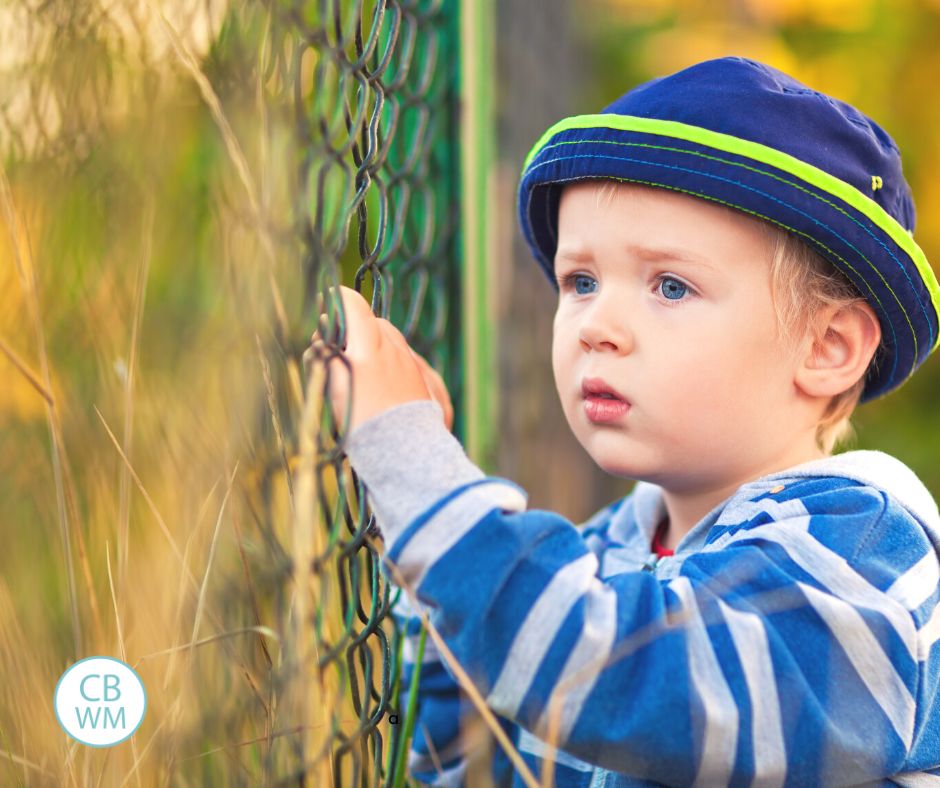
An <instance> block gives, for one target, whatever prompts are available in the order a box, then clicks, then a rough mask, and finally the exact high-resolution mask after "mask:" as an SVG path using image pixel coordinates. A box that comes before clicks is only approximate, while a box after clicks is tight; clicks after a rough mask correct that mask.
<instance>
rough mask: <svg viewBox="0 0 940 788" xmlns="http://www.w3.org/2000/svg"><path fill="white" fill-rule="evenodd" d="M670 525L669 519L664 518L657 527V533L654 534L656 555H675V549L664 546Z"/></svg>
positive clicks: (662, 556) (661, 556)
mask: <svg viewBox="0 0 940 788" xmlns="http://www.w3.org/2000/svg"><path fill="white" fill-rule="evenodd" d="M668 525H669V521H668V520H663V521H662V522H660V524H659V527H658V528H657V529H656V533H654V534H653V552H654V553H656V555H658V556H659V557H660V558H664V557H666V556H667V555H675V550H670V549H669V548H668V547H663V539H664V538H665V536H666V528H667V527H668Z"/></svg>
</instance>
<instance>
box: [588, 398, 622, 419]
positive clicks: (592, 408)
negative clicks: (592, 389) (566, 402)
mask: <svg viewBox="0 0 940 788" xmlns="http://www.w3.org/2000/svg"><path fill="white" fill-rule="evenodd" d="M629 410H630V404H629V403H627V402H624V401H623V400H622V399H618V398H617V397H614V396H611V395H609V394H589V395H588V396H586V397H585V398H584V413H585V415H586V416H587V417H588V418H589V419H590V420H591V421H593V422H595V423H602V422H609V421H616V420H617V419H619V418H621V417H622V416H625V415H626V413H627V412H628V411H629Z"/></svg>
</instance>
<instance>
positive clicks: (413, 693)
mask: <svg viewBox="0 0 940 788" xmlns="http://www.w3.org/2000/svg"><path fill="white" fill-rule="evenodd" d="M427 639H428V630H427V628H426V627H424V626H422V627H421V636H420V637H419V638H418V655H417V658H416V661H415V666H414V672H413V673H412V678H411V686H410V687H409V688H408V709H407V711H406V713H405V721H404V726H405V730H404V733H403V734H402V736H401V738H400V739H399V740H398V754H397V757H396V759H395V764H396V768H395V781H394V783H393V785H394V788H402V786H403V785H404V784H405V774H406V772H407V771H408V750H409V747H410V745H411V737H412V735H413V734H414V729H415V717H416V716H417V712H418V684H419V683H420V682H421V664H422V660H423V659H424V644H425V642H426V641H427Z"/></svg>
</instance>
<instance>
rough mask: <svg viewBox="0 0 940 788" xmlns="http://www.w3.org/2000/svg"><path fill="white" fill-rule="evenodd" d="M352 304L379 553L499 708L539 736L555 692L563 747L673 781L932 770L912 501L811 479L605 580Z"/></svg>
mask: <svg viewBox="0 0 940 788" xmlns="http://www.w3.org/2000/svg"><path fill="white" fill-rule="evenodd" d="M357 298H359V297H358V296H357ZM344 300H345V297H344ZM352 300H353V301H355V299H352ZM359 300H360V301H361V298H359ZM363 307H364V308H363ZM347 308H348V311H347V315H351V316H352V317H351V319H350V325H349V337H350V343H351V346H350V348H349V350H350V351H351V353H350V355H351V356H352V358H353V359H354V364H353V366H354V377H355V380H356V381H357V383H358V382H361V383H362V385H361V386H358V394H357V388H356V387H354V390H353V416H354V418H353V419H352V421H353V430H352V432H351V433H350V435H349V436H348V439H347V444H346V448H347V453H348V455H349V458H350V461H351V462H352V464H353V467H354V468H355V469H356V471H357V473H358V474H359V475H360V477H361V478H362V480H363V481H364V482H365V484H366V486H367V487H368V488H369V491H370V494H371V500H372V504H373V509H374V511H375V513H376V516H377V519H378V521H379V524H380V526H381V527H382V530H383V535H384V537H385V543H386V548H387V553H386V560H387V561H391V562H394V563H395V564H396V565H397V566H398V568H399V569H400V571H401V572H402V574H403V576H404V578H405V580H406V581H407V582H408V583H409V584H410V585H411V586H412V587H414V588H415V589H416V591H417V594H418V598H419V600H420V601H421V603H422V604H425V605H427V606H428V607H429V608H430V609H431V610H432V611H433V612H432V621H433V622H434V624H435V626H436V627H437V629H438V630H439V631H440V633H441V635H442V636H443V637H444V639H445V641H446V643H447V645H448V647H449V648H450V649H451V651H452V652H453V653H454V655H455V656H456V658H457V659H458V660H459V662H460V663H461V665H462V666H463V667H464V668H465V669H466V670H467V672H468V673H469V675H470V676H471V678H472V680H473V681H474V683H475V685H476V686H477V688H478V689H479V690H480V691H481V692H482V693H483V694H484V696H485V697H486V698H487V702H488V704H489V705H490V706H491V707H492V708H493V709H494V711H496V712H497V713H498V714H500V715H502V716H504V717H506V718H508V719H512V720H515V721H517V722H519V723H520V724H521V725H522V726H523V727H525V728H528V729H529V730H532V731H534V732H535V733H536V734H537V735H540V736H542V737H547V736H548V727H549V723H548V709H549V701H550V699H552V698H555V697H559V696H560V695H561V694H562V691H561V688H562V687H566V688H567V692H565V693H564V702H563V704H562V714H561V718H560V729H559V734H560V737H559V739H558V741H559V742H560V744H561V746H562V747H563V748H564V749H565V750H567V751H569V752H571V753H572V754H574V755H576V756H578V757H580V758H582V759H583V760H585V761H588V762H591V763H595V764H598V765H602V766H605V767H607V768H610V769H614V770H617V771H624V772H628V773H631V774H634V775H637V776H643V777H647V778H650V779H653V780H657V781H660V782H666V783H680V784H685V783H691V782H693V781H695V780H698V781H703V782H707V783H724V782H727V781H728V780H729V779H732V778H734V779H741V780H747V781H751V780H757V781H759V782H762V783H763V782H768V783H774V784H780V783H783V782H784V781H785V780H786V781H788V782H793V783H795V784H802V783H817V782H823V783H827V784H828V783H847V782H865V781H867V780H873V779H879V778H883V777H885V776H889V775H892V774H894V773H896V772H898V771H899V770H901V769H902V768H905V769H910V768H911V767H912V766H913V767H914V768H918V767H924V766H926V765H928V764H927V763H926V762H921V761H919V760H918V758H919V757H920V756H919V753H921V752H924V753H927V754H934V755H935V753H936V750H935V749H934V750H931V747H932V746H933V747H935V746H936V745H935V744H931V743H932V742H936V739H937V738H938V730H937V727H936V723H933V722H932V719H933V718H935V717H937V716H938V715H937V714H936V712H938V711H940V707H937V706H936V705H935V700H934V699H935V698H936V696H937V695H938V694H940V693H938V675H940V670H938V668H940V664H938V662H940V661H938V658H937V652H938V649H936V648H931V646H932V644H933V643H934V642H935V641H936V640H937V636H933V635H931V634H930V633H931V632H933V631H935V630H937V629H940V625H938V624H937V623H936V622H935V623H933V624H931V623H929V622H930V621H934V620H935V619H936V618H937V617H936V615H934V616H933V618H931V615H932V614H933V611H934V610H935V609H936V603H937V593H936V582H934V584H933V587H930V586H929V583H927V584H926V585H925V582H924V581H923V580H922V578H926V579H927V580H929V578H930V577H932V576H934V575H936V566H935V564H936V554H935V552H934V548H933V547H932V545H931V544H930V542H929V541H928V539H927V538H926V536H925V533H924V531H923V530H922V529H921V528H920V526H919V525H918V524H917V522H916V521H915V520H914V519H913V518H912V517H911V516H910V515H909V514H907V513H906V512H905V511H904V510H902V509H901V508H900V507H898V506H897V505H890V506H889V505H888V503H889V502H888V501H887V500H885V497H884V495H883V494H882V493H880V492H878V491H876V490H873V489H871V488H867V487H862V486H857V485H854V484H853V483H851V482H847V481H845V480H841V485H842V487H841V489H840V490H839V494H838V495H835V496H833V495H832V494H831V490H829V489H828V488H825V485H823V487H822V488H817V487H818V485H819V480H814V481H813V482H812V483H809V484H810V489H809V490H804V493H805V494H804V495H803V497H802V500H796V501H789V502H786V503H781V502H780V501H782V500H783V499H785V498H786V497H787V496H788V495H791V494H792V492H791V493H785V494H784V495H782V496H778V498H777V499H772V500H764V501H757V502H754V503H752V504H750V506H751V507H752V512H750V513H748V514H747V516H746V517H742V518H741V522H738V523H735V527H734V529H732V530H729V531H728V532H727V533H726V534H725V535H723V536H722V537H721V539H722V540H725V541H724V542H723V543H722V544H721V545H718V544H712V545H710V548H709V549H707V550H706V552H703V553H701V554H699V555H695V556H692V557H690V558H688V559H687V560H686V561H685V562H684V564H683V566H682V572H681V576H679V577H677V578H675V579H673V580H669V581H661V580H659V579H658V578H657V577H655V576H653V575H652V574H649V573H643V572H636V573H624V574H621V575H618V576H615V577H612V578H609V579H608V580H606V581H602V580H600V579H599V578H598V577H597V570H598V562H597V557H596V556H595V555H594V554H593V553H591V552H590V551H589V550H588V548H587V546H586V544H585V541H584V539H583V538H582V535H581V534H580V533H579V532H578V531H577V529H576V528H575V527H574V526H573V525H572V524H571V523H570V522H568V521H567V520H565V519H564V518H563V517H561V516H559V515H557V514H554V513H551V512H544V511H525V508H526V497H525V494H524V492H523V491H522V490H521V489H520V488H518V487H517V486H516V485H514V484H512V482H509V481H507V480H504V479H499V478H495V477H486V476H484V475H483V474H482V472H481V471H479V469H476V467H475V466H473V465H472V463H470V461H469V460H468V459H467V457H466V455H465V454H464V452H463V450H462V448H461V447H460V444H459V443H458V442H457V441H456V440H455V439H454V437H453V436H452V435H450V433H449V432H448V431H447V430H446V428H445V426H444V423H443V418H442V415H443V414H442V409H441V408H440V407H439V406H438V405H437V404H436V403H435V402H434V401H433V400H432V399H431V397H430V395H429V394H428V392H427V387H426V386H425V387H424V388H422V389H421V390H420V392H421V393H420V394H418V395H416V396H415V395H411V396H406V395H405V394H403V392H405V391H406V390H407V388H408V386H410V385H411V383H409V380H411V381H412V382H414V381H415V380H417V379H418V376H420V375H421V371H420V369H419V368H418V367H417V366H416V365H415V363H414V360H413V357H412V355H411V353H410V351H409V349H408V348H407V343H406V342H405V341H404V338H403V337H401V335H400V334H398V333H397V332H394V331H391V330H389V329H388V328H387V327H386V326H384V325H380V326H376V325H375V322H377V321H375V320H374V318H372V316H371V312H369V310H368V305H367V304H365V302H364V301H362V302H361V304H359V303H358V302H356V303H355V304H350V305H347ZM356 337H359V340H356ZM385 378H388V380H389V381H392V382H393V383H394V385H392V384H391V383H390V384H389V385H383V383H384V381H385ZM422 385H423V384H422ZM412 388H413V389H414V390H418V387H417V384H415V385H414V386H413V387H412ZM357 397H358V399H357ZM415 400H425V401H421V402H416V401H415ZM357 414H358V417H357ZM373 416H378V417H377V418H372V417H373ZM416 435H420V440H415V439H414V438H415V436H416ZM828 481H830V482H833V483H835V484H839V483H840V480H828ZM813 484H815V485H817V487H812V485H813ZM719 547H720V549H719ZM931 562H933V564H931ZM923 567H926V568H927V570H926V571H925V570H924V569H923ZM930 570H933V571H932V572H931V571H930ZM925 589H926V590H925ZM915 603H916V605H917V607H916V610H915ZM918 627H919V628H920V629H918ZM931 765H935V764H931Z"/></svg>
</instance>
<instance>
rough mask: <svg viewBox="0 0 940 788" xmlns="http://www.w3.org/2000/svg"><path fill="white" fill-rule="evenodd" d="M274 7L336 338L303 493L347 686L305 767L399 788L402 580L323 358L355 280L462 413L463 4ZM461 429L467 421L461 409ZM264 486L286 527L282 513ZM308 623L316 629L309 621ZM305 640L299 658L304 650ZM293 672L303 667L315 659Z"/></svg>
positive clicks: (269, 51)
mask: <svg viewBox="0 0 940 788" xmlns="http://www.w3.org/2000/svg"><path fill="white" fill-rule="evenodd" d="M270 7H271V9H272V11H273V14H272V19H273V24H272V26H271V32H270V38H269V40H270V46H268V47H266V48H265V54H266V59H265V61H264V63H263V66H262V68H263V69H265V70H266V71H268V72H277V73H278V74H279V75H280V77H279V79H277V80H276V81H274V84H277V85H278V86H280V87H281V92H280V94H279V95H277V96H273V97H272V99H273V100H272V101H271V103H272V105H275V106H284V104H282V103H280V102H281V101H283V100H284V99H288V100H289V102H290V104H289V106H290V111H291V113H292V116H293V126H294V129H295V134H296V150H297V152H298V161H297V169H296V192H295V194H296V202H295V206H294V209H295V213H294V215H295V220H296V224H295V230H296V234H297V237H298V238H299V239H300V240H301V242H302V258H301V266H302V272H303V296H304V297H303V311H304V313H305V314H308V315H312V316H319V317H318V323H317V325H316V327H317V329H318V330H319V333H320V336H322V337H323V338H324V340H325V347H324V348H323V349H322V350H321V351H320V354H319V355H318V356H314V358H313V360H312V365H311V366H312V367H313V369H310V368H309V367H308V371H309V372H310V374H311V377H310V378H309V381H310V383H309V388H308V389H307V397H308V403H307V404H308V406H309V405H310V401H311V399H312V400H314V401H316V400H318V399H319V400H320V402H321V403H322V410H320V411H319V419H318V420H316V419H315V417H314V418H313V419H311V420H310V421H308V422H307V424H308V425H310V424H313V423H314V421H315V420H316V423H317V428H316V429H315V430H314V432H315V435H316V442H315V446H310V447H308V450H309V452H310V455H311V456H310V459H314V457H315V462H314V464H313V466H312V467H311V469H310V470H311V471H312V473H313V475H314V476H315V479H313V480H311V481H312V484H311V485H310V486H308V487H307V488H305V489H307V490H310V489H315V490H316V492H317V496H316V498H317V499H316V507H317V510H318V511H317V513H316V515H315V523H316V525H315V527H316V528H317V529H322V532H321V533H319V534H317V535H311V543H310V544H308V545H307V546H306V550H307V552H308V554H309V555H310V556H311V557H312V565H311V574H310V577H309V580H310V583H311V591H312V593H311V596H310V600H311V607H312V608H313V609H311V610H309V611H308V612H309V614H311V615H312V616H313V621H314V625H313V629H314V631H313V633H312V634H313V640H314V642H315V644H316V649H317V654H316V656H315V659H316V660H317V663H318V668H319V674H320V676H321V682H322V680H323V679H322V677H324V676H329V677H333V678H334V679H335V680H336V681H337V685H336V687H337V693H336V695H335V698H336V702H335V706H334V709H333V713H332V714H330V715H327V717H328V718H329V719H328V724H329V730H330V733H329V734H328V735H327V736H326V738H325V739H322V740H321V741H320V742H319V744H318V748H319V749H318V750H317V752H316V753H312V752H310V751H309V748H308V749H304V748H301V750H300V754H301V756H302V757H301V759H300V760H299V761H298V765H299V769H300V771H301V772H303V771H304V770H305V769H307V768H308V767H309V765H310V763H311V760H310V759H311V757H312V758H313V760H314V761H315V760H316V759H317V758H319V757H324V754H325V753H327V752H328V753H329V756H328V757H329V758H330V759H331V761H332V768H331V772H332V778H333V782H334V784H335V785H344V786H345V785H363V786H365V785H386V784H392V782H393V779H394V777H395V775H396V773H398V774H399V777H400V776H401V774H402V769H401V766H400V763H401V760H402V758H404V757H405V756H406V752H407V743H406V739H407V734H406V724H405V723H406V720H405V714H404V710H403V709H402V708H401V705H400V703H399V699H398V697H397V692H396V687H397V677H398V671H399V667H400V661H401V647H402V642H401V633H400V632H399V631H398V628H397V627H396V626H395V622H394V619H393V618H392V617H391V615H390V608H391V605H392V604H393V601H394V596H393V589H392V588H391V586H390V585H389V584H388V582H387V580H386V578H385V576H384V575H383V574H382V573H381V572H380V568H379V566H380V557H379V556H378V555H377V554H376V553H375V552H374V550H373V549H372V548H371V547H370V545H369V544H368V542H367V539H368V538H369V537H376V536H377V535H378V531H377V529H376V527H375V523H374V518H373V516H372V514H371V512H370V510H369V508H368V506H367V502H366V500H365V491H364V489H363V487H362V485H361V484H360V483H359V481H358V479H357V478H356V477H355V474H354V473H353V472H352V471H351V469H350V468H349V466H348V463H347V462H346V460H345V458H344V455H343V453H342V445H343V437H344V435H345V433H346V425H344V424H340V423H337V422H336V420H335V419H334V417H333V414H332V413H331V412H330V407H329V404H328V399H327V397H326V390H327V387H328V384H329V381H328V378H326V377H322V376H318V375H317V370H316V369H315V368H316V367H320V368H321V370H322V371H323V375H326V368H327V365H328V363H329V362H330V360H331V359H333V358H336V357H340V358H341V357H342V348H343V347H344V346H345V323H344V317H343V315H342V313H341V309H340V303H339V301H338V298H336V297H335V296H331V295H330V292H331V290H330V289H331V288H335V287H337V286H338V285H339V284H341V283H344V284H352V285H353V286H354V287H355V288H356V289H357V290H359V291H360V292H362V293H363V294H364V295H365V296H366V297H367V298H370V299H371V303H372V307H373V311H374V312H375V314H377V315H379V316H381V317H385V318H387V319H389V320H391V321H392V322H393V323H395V325H397V326H398V327H399V328H400V329H401V331H402V333H403V334H404V335H405V337H406V338H407V339H408V341H409V342H410V343H411V344H412V346H414V347H415V349H416V350H417V351H418V352H419V353H421V354H422V355H424V356H425V357H426V358H428V360H429V361H430V363H431V364H432V365H433V366H435V367H436V368H437V369H438V370H439V371H441V372H442V374H444V376H445V378H446V379H447V380H448V382H449V385H450V389H451V391H452V392H453V395H454V405H455V411H456V412H458V413H459V411H460V396H459V393H460V390H461V374H462V368H461V358H460V345H459V337H460V331H461V315H460V309H459V293H460V268H459V265H458V247H457V217H458V211H459V204H458V199H457V178H458V174H459V173H458V157H457V146H456V140H457V135H458V117H457V106H458V103H457V98H458V96H457V91H458V83H457V79H458V71H457V67H458V62H457V54H458V51H459V47H458V41H457V38H458V27H457V25H458V19H457V10H458V9H457V3H456V2H442V0H419V1H417V2H401V3H397V2H383V1H380V2H373V3H365V2H339V0H334V1H333V2H321V3H316V4H313V3H306V4H290V3H286V2H273V3H272V4H271V6H270ZM269 84H272V83H271V81H269ZM291 339H292V340H299V342H300V344H299V345H297V344H295V345H293V346H292V347H290V349H289V354H293V356H294V357H295V358H296V354H297V352H298V351H299V350H302V347H303V344H304V343H305V341H306V337H300V338H297V337H291ZM346 412H347V413H348V412H349V408H348V407H347V408H346ZM272 423H273V422H272ZM455 426H456V429H457V430H458V432H459V430H460V429H461V424H460V421H459V419H458V422H457V424H456V425H455ZM304 428H305V427H304V424H303V423H295V424H294V425H292V428H289V429H287V430H285V434H283V435H280V436H277V435H275V436H272V437H274V438H275V440H272V441H270V442H269V443H268V445H269V447H270V448H271V449H272V455H271V456H270V458H269V459H268V461H267V463H266V467H267V470H268V474H267V475H266V476H265V477H264V478H263V479H262V482H261V484H262V489H263V490H270V489H271V488H272V484H273V480H274V478H276V477H277V476H279V475H281V474H283V473H284V465H285V462H286V465H287V467H288V468H291V467H292V466H293V464H294V460H295V459H297V458H298V457H300V458H301V459H302V455H303V446H302V443H303V436H302V435H301V434H300V433H301V431H302V430H303V429H304ZM277 431H278V430H275V432H277ZM288 433H289V434H288ZM278 445H280V450H279V451H277V452H274V451H273V450H274V449H275V447H277V446H278ZM278 455H280V456H278ZM292 475H293V477H294V478H295V479H296V478H298V476H297V474H291V473H288V474H287V476H286V479H287V481H288V484H290V479H291V477H292ZM294 486H295V489H294V493H295V495H296V494H298V493H299V488H298V485H297V483H295V485H294ZM264 497H265V499H266V512H267V514H266V519H267V520H268V521H269V522H273V521H274V520H275V519H276V518H278V517H279V516H282V514H283V510H282V509H279V508H278V506H277V505H276V503H275V502H274V501H273V500H272V498H271V496H270V495H269V494H267V493H266V494H265V496H264ZM296 505H297V508H298V510H299V509H300V504H299V503H298V504H296ZM303 551H304V548H301V550H300V553H301V555H302V554H303ZM295 560H297V561H300V560H301V559H300V556H295ZM337 614H338V615H337ZM295 631H296V632H297V634H298V637H304V636H305V633H304V628H303V627H300V628H298V629H296V630H295ZM309 634H310V633H307V635H309ZM297 645H298V648H297V650H296V652H295V653H296V654H298V655H303V654H305V653H306V651H305V649H304V647H303V645H302V644H300V643H298V644H297ZM294 668H295V669H296V670H298V671H300V672H301V673H302V672H303V665H302V664H298V665H295V666H294ZM327 682H329V679H327ZM321 686H322V684H321ZM309 689H310V688H309V687H308V691H309ZM350 705H351V708H349V707H350ZM350 712H351V713H350ZM305 716H306V717H307V719H306V721H307V724H310V722H311V721H312V720H311V715H305ZM314 749H317V748H314Z"/></svg>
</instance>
